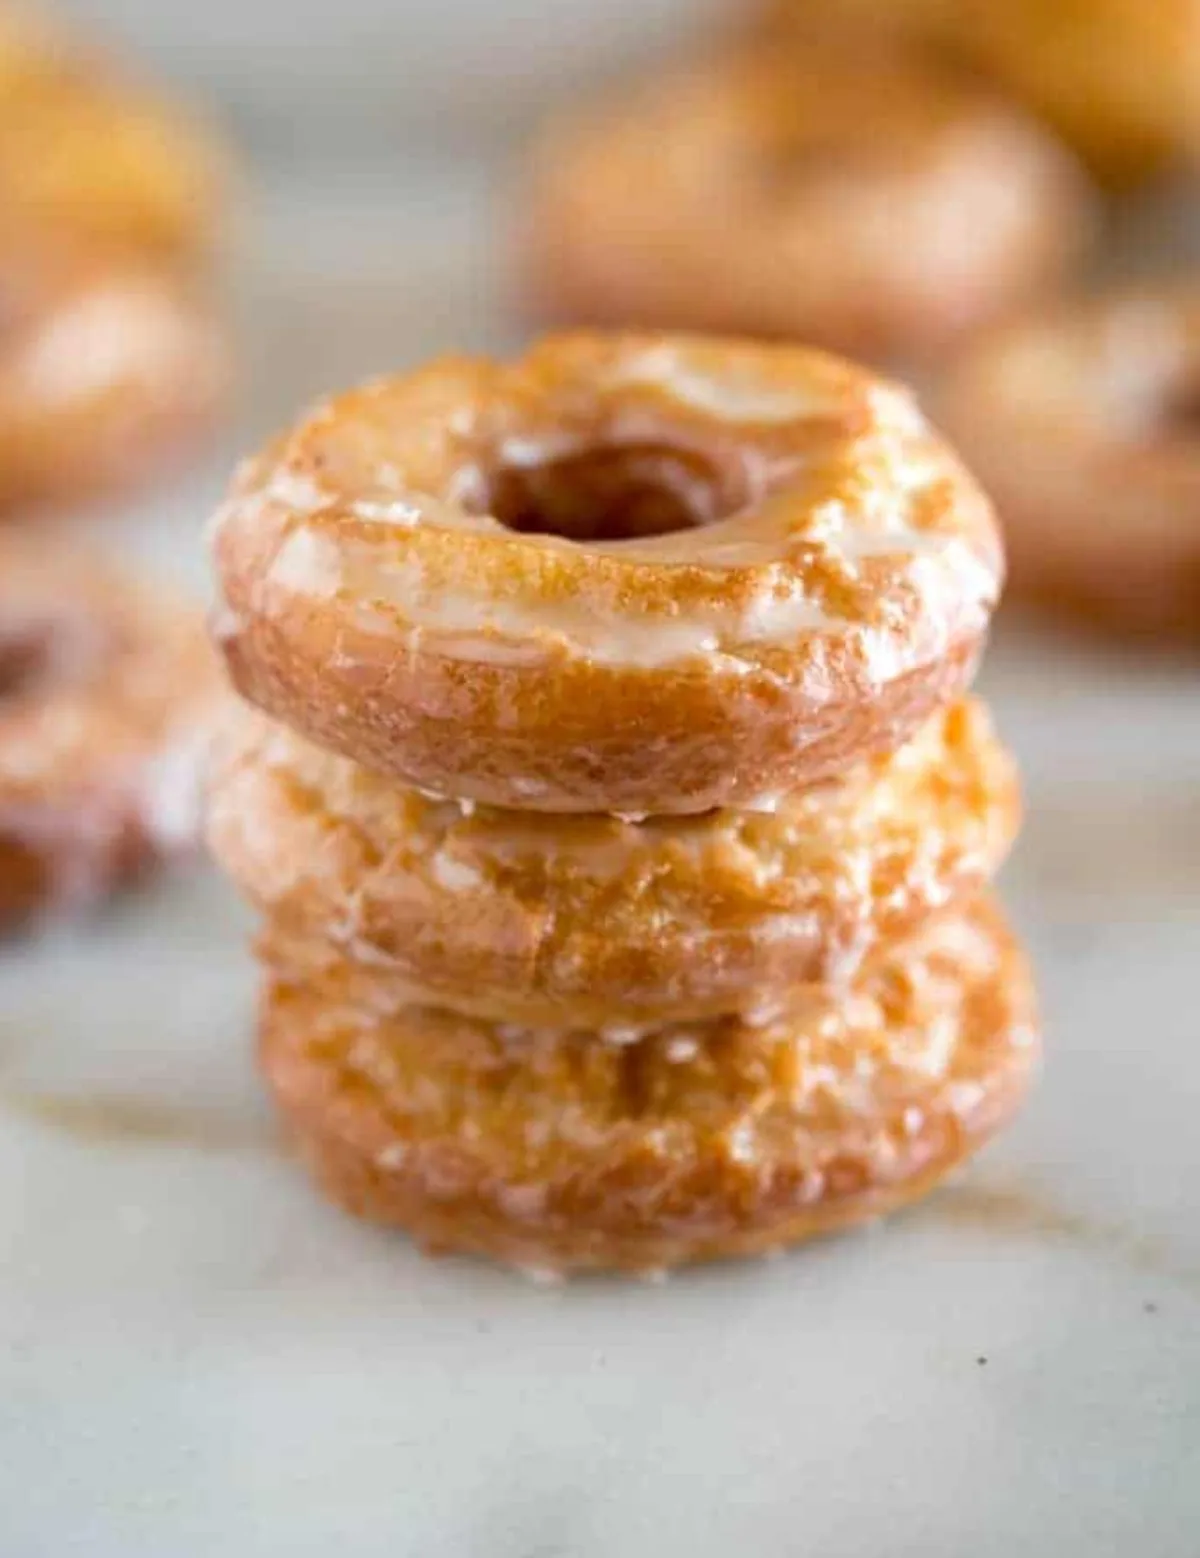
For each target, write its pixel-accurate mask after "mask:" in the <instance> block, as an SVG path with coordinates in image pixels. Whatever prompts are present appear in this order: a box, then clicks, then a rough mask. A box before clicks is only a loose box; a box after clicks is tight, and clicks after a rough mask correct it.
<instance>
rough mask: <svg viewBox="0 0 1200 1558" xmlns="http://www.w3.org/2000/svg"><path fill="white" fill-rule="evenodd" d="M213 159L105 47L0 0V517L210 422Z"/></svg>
mask: <svg viewBox="0 0 1200 1558" xmlns="http://www.w3.org/2000/svg"><path fill="white" fill-rule="evenodd" d="M218 162H219V159H218V158H217V157H216V155H215V154H214V153H213V151H212V150H211V149H210V147H209V145H208V143H207V141H206V140H205V139H204V137H203V136H202V135H200V134H199V133H198V132H197V131H196V130H194V129H193V128H192V126H191V125H190V124H188V123H187V122H186V120H185V119H184V118H183V117H182V116H181V115H178V114H177V113H176V112H175V111H174V110H173V109H172V108H170V107H168V106H166V105H164V104H163V103H161V102H159V101H158V100H157V99H156V98H155V97H154V96H153V95H152V94H150V93H147V92H146V91H145V90H144V89H143V88H142V87H141V86H140V85H136V84H133V83H131V82H129V81H127V80H125V79H124V78H123V77H121V76H120V75H119V74H118V73H116V71H115V70H114V68H113V67H112V66H111V64H110V63H109V62H108V61H107V60H106V59H104V58H102V57H100V56H97V55H96V54H94V53H92V52H91V51H90V50H88V49H87V48H85V47H82V46H80V45H78V44H77V43H76V41H75V40H74V39H73V38H71V37H70V36H69V35H67V34H65V33H64V32H62V31H60V30H59V29H58V28H57V27H56V26H54V25H53V24H52V23H50V22H49V21H47V20H45V19H44V18H43V17H42V16H41V15H40V14H38V13H31V12H29V11H26V10H24V9H20V8H17V7H0V254H2V256H3V258H2V259H0V319H2V320H3V325H4V334H3V337H0V514H3V513H11V512H13V511H15V510H23V509H25V508H26V507H35V506H40V505H42V504H44V503H46V502H54V503H58V502H64V501H72V502H75V501H81V500H84V499H88V498H91V497H96V496H100V495H107V494H109V493H111V492H112V491H114V490H120V489H123V488H124V487H126V486H128V485H129V484H131V483H133V482H134V481H136V480H140V479H141V478H142V477H144V475H145V474H146V473H147V472H148V471H150V470H152V469H154V468H155V467H157V466H158V465H160V464H161V463H162V462H163V461H164V460H165V459H167V458H168V457H171V456H174V455H177V454H178V453H179V452H180V451H181V449H182V448H184V447H185V446H187V445H188V444H189V443H190V442H191V441H192V440H193V439H194V438H195V436H196V435H197V434H198V433H199V432H200V431H201V430H203V429H204V428H206V427H207V426H208V425H209V423H210V422H211V420H212V417H213V415H214V413H215V411H216V409H217V407H218V405H219V403H220V400H221V396H222V391H223V389H224V387H225V384H226V379H227V372H226V368H227V352H226V347H225V340H224V333H223V331H222V329H221V327H220V325H219V324H218V321H217V316H216V313H215V311H214V308H213V306H212V302H211V299H210V298H209V297H208V296H207V291H208V283H209V282H210V280H211V277H210V275H209V272H210V271H211V268H212V266H211V261H212V253H213V250H214V247H215V237H216V233H217V229H218V218H219V211H220V193H219V192H220V185H221V177H220V174H219V171H218Z"/></svg>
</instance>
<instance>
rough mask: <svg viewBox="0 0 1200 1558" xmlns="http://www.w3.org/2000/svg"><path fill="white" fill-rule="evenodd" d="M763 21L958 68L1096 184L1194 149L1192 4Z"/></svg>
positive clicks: (938, 10) (863, 5) (1197, 129)
mask: <svg viewBox="0 0 1200 1558" xmlns="http://www.w3.org/2000/svg"><path fill="white" fill-rule="evenodd" d="M769 12H770V16H771V19H772V21H776V22H777V21H783V22H785V23H791V24H792V25H793V26H797V25H798V27H799V29H800V31H801V34H802V36H805V37H806V36H807V35H808V33H809V32H810V31H811V30H812V28H813V26H814V25H821V24H829V23H834V24H837V25H845V24H848V25H849V26H850V27H852V28H855V29H858V30H860V31H861V32H862V33H863V34H864V35H865V36H868V37H870V38H872V39H876V38H877V37H878V33H879V30H880V29H883V30H885V31H887V32H890V33H891V34H893V35H897V34H898V35H900V36H901V37H903V38H906V39H907V40H908V41H910V42H911V41H916V42H918V43H921V44H924V45H926V46H931V47H932V48H933V49H935V50H936V51H938V52H940V53H941V54H943V55H945V56H947V57H950V58H954V59H956V60H957V61H959V62H962V63H965V64H969V65H971V66H973V67H975V68H976V69H977V70H979V71H981V72H982V73H984V74H985V75H987V76H989V77H990V78H991V79H992V80H994V81H995V82H996V84H997V85H998V86H1001V87H1003V88H1004V89H1005V90H1007V91H1009V92H1012V93H1014V94H1015V95H1016V96H1017V97H1018V98H1019V99H1020V100H1021V101H1023V102H1025V103H1027V104H1028V105H1029V107H1030V108H1031V109H1033V110H1034V111H1035V112H1037V113H1038V114H1040V115H1041V116H1043V117H1044V118H1045V119H1046V120H1047V121H1048V122H1049V123H1050V124H1052V125H1053V126H1054V127H1055V128H1056V129H1057V130H1058V131H1059V132H1060V133H1061V134H1062V135H1063V136H1064V137H1065V138H1066V139H1067V141H1068V142H1069V143H1070V144H1071V145H1072V146H1074V147H1075V148H1076V149H1077V150H1078V151H1079V152H1080V153H1081V154H1082V155H1083V156H1084V157H1085V159H1086V160H1087V161H1088V162H1089V164H1090V165H1091V166H1092V168H1093V169H1094V170H1095V171H1096V172H1097V173H1099V174H1100V175H1101V176H1102V177H1103V178H1105V179H1106V180H1107V181H1109V182H1112V183H1116V184H1121V183H1128V182H1130V181H1132V180H1135V179H1138V178H1142V177H1144V176H1145V175H1147V174H1149V173H1152V172H1154V171H1155V170H1156V169H1158V168H1161V167H1163V166H1164V165H1166V164H1168V163H1171V162H1175V161H1178V160H1179V159H1180V157H1181V156H1183V157H1187V158H1189V159H1194V158H1195V156H1196V155H1197V153H1198V152H1200V96H1198V94H1197V91H1196V83H1197V81H1198V80H1200V0H1153V3H1152V4H1146V3H1145V0H771V4H770V7H769Z"/></svg>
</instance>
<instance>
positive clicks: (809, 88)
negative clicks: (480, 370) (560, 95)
mask: <svg viewBox="0 0 1200 1558" xmlns="http://www.w3.org/2000/svg"><path fill="white" fill-rule="evenodd" d="M531 185H532V191H531V212H530V216H529V219H528V223H527V227H528V247H529V251H530V266H529V269H530V272H531V282H530V285H529V289H528V290H529V293H530V296H531V299H532V301H533V303H534V305H535V306H536V307H537V308H538V309H539V310H540V311H542V312H544V313H549V314H550V315H552V316H553V317H557V318H562V319H565V320H567V321H570V322H573V323H588V324H594V325H616V326H645V327H653V328H659V329H663V328H665V329H675V328H678V329H702V330H716V331H728V332H731V333H735V334H744V335H753V336H763V337H768V338H775V337H791V338H794V339H799V340H804V341H808V342H812V343H814V344H817V345H821V346H828V347H830V348H832V349H834V350H837V351H845V352H847V353H849V354H850V355H852V356H861V357H864V358H866V359H869V360H871V361H874V362H885V363H896V362H912V361H915V360H924V359H928V358H930V357H933V356H935V355H936V354H938V353H939V352H942V351H944V350H945V349H946V348H947V346H948V345H950V344H952V343H953V342H954V341H955V340H956V339H958V338H960V337H961V336H962V335H963V334H964V333H966V332H968V331H970V330H972V329H974V328H975V327H977V326H978V325H979V324H980V323H981V322H985V321H989V320H992V319H994V318H995V317H996V316H997V315H999V314H1002V313H1004V312H1007V311H1010V310H1011V309H1012V308H1013V307H1014V305H1017V304H1020V303H1022V302H1024V301H1026V300H1028V298H1029V297H1030V296H1031V295H1033V294H1035V293H1036V292H1037V291H1038V290H1039V289H1042V288H1044V287H1045V286H1046V285H1047V284H1048V283H1050V282H1052V281H1054V280H1055V279H1056V278H1057V277H1058V276H1060V275H1061V274H1062V272H1063V271H1064V269H1065V268H1066V266H1067V264H1068V263H1069V262H1070V261H1071V260H1072V259H1073V258H1074V257H1075V256H1076V254H1077V253H1078V252H1079V250H1080V248H1081V246H1082V242H1083V240H1084V238H1085V237H1086V234H1087V232H1088V229H1089V226H1090V197H1089V196H1088V193H1087V191H1086V189H1085V186H1084V181H1083V179H1082V175H1081V174H1080V173H1079V170H1078V169H1077V168H1076V167H1075V165H1074V163H1073V162H1072V160H1071V158H1070V156H1069V155H1068V154H1067V153H1066V152H1065V151H1063V150H1062V149H1061V148H1060V147H1059V146H1058V145H1057V143H1056V142H1054V141H1053V140H1052V139H1051V138H1050V137H1049V136H1047V135H1046V134H1045V133H1044V132H1043V131H1042V130H1041V129H1040V127H1038V126H1037V125H1036V124H1035V123H1034V122H1033V121H1032V120H1030V119H1029V118H1027V117H1026V116H1025V115H1024V114H1023V113H1022V111H1021V110H1019V109H1017V108H1015V107H1012V106H1011V105H1009V104H1007V103H1004V102H1001V101H999V100H997V99H996V98H995V97H993V96H991V95H990V94H989V93H988V92H986V91H985V90H984V89H983V88H981V87H979V86H977V85H976V84H974V83H968V82H964V81H963V80H962V79H960V78H959V77H958V76H957V75H956V74H954V73H951V72H948V71H946V70H944V69H941V68H940V67H938V66H937V65H936V64H934V63H933V62H932V61H922V62H920V63H918V62H916V61H913V60H907V59H905V58H904V56H903V55H897V54H889V55H888V56H887V57H886V58H885V57H884V56H883V55H882V54H881V53H879V52H874V51H872V50H871V49H870V47H866V48H865V49H864V48H859V47H855V48H843V47H836V46H834V45H832V44H831V43H830V42H829V41H827V40H826V41H823V42H820V43H818V42H817V41H815V40H810V41H809V42H808V43H807V44H806V45H805V46H804V47H796V48H789V47H786V46H783V47H780V46H775V47H772V48H770V49H766V50H763V51H761V52H752V53H748V54H745V55H733V56H729V57H723V58H720V59H717V60H714V61H711V62H705V63H701V64H699V65H695V66H692V67H691V68H688V69H684V70H682V71H680V72H678V73H676V74H674V75H669V76H666V77H664V78H663V79H660V80H652V81H649V82H647V83H646V84H645V85H644V86H643V87H642V88H641V89H640V90H639V91H636V92H634V93H633V94H631V95H630V96H629V97H628V98H626V99H624V100H622V101H619V102H617V103H616V104H614V105H612V106H610V107H608V108H603V107H602V108H600V109H599V110H598V111H596V112H595V113H594V114H593V115H592V116H590V117H589V116H584V117H581V118H580V119H579V120H578V121H577V122H575V121H568V122H567V123H565V124H561V125H553V126H551V128H550V129H549V131H548V132H547V134H546V136H545V139H544V142H543V145H542V147H541V149H540V151H539V153H538V155H537V158H536V162H535V169H534V173H533V175H532V179H531Z"/></svg>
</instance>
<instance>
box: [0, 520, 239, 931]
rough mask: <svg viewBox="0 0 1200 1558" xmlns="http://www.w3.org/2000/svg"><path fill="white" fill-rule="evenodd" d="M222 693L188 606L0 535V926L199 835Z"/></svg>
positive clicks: (115, 879)
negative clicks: (203, 782)
mask: <svg viewBox="0 0 1200 1558" xmlns="http://www.w3.org/2000/svg"><path fill="white" fill-rule="evenodd" d="M218 692H219V681H218V678H217V675H216V663H215V660H214V657H213V656H212V653H211V651H210V649H209V647H208V645H207V643H206V641H205V637H204V633H203V630H202V623H201V622H199V621H198V620H197V619H196V617H195V616H194V615H193V614H192V613H191V612H190V611H189V610H188V609H187V608H186V607H185V606H183V605H182V604H181V603H180V602H179V601H176V600H172V599H170V598H168V597H166V596H165V595H162V594H161V593H159V592H156V591H151V590H149V589H148V588H145V587H143V586H141V585H139V584H137V583H134V582H132V581H130V580H128V579H126V578H125V577H123V576H118V575H114V574H112V573H110V572H106V571H105V570H103V569H102V568H101V567H100V566H99V565H98V564H95V563H93V562H89V561H86V560H83V559H81V558H80V557H79V556H78V555H77V554H76V553H74V552H70V551H68V550H67V548H66V545H65V543H51V542H49V541H39V542H37V543H32V542H29V541H26V540H18V539H16V538H14V537H13V536H12V535H11V534H7V535H5V536H4V537H3V539H0V931H3V932H5V933H10V932H12V931H15V930H18V929H25V928H28V927H29V926H30V925H31V924H32V923H34V922H39V921H45V920H47V919H50V918H56V917H58V916H61V915H63V914H66V913H70V912H74V911H78V910H81V909H84V908H86V907H88V906H90V905H91V904H93V903H95V902H97V901H98V900H100V899H102V898H104V897H106V896H107V895H109V894H110V893H112V892H114V891H116V890H117V889H119V888H121V887H123V886H125V885H127V884H129V883H130V882H132V881H133V880H134V879H135V878H136V877H138V876H139V875H141V874H143V873H144V872H145V871H146V870H147V869H148V868H149V867H150V866H151V865H152V864H154V863H155V862H157V861H159V860H162V859H164V858H166V857H168V856H170V855H174V854H177V853H179V852H181V851H184V850H187V849H190V848H192V847H194V846H195V844H196V843H197V834H198V827H199V805H198V799H199V786H200V777H201V774H200V769H201V762H202V758H203V755H204V743H205V739H206V725H207V722H208V720H209V719H210V718H211V715H212V711H213V708H214V705H215V700H216V698H217V695H218Z"/></svg>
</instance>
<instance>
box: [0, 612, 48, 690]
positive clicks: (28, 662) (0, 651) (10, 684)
mask: <svg viewBox="0 0 1200 1558" xmlns="http://www.w3.org/2000/svg"><path fill="white" fill-rule="evenodd" d="M53 663H54V649H53V639H52V634H51V633H50V631H49V629H48V628H46V627H43V626H37V627H32V626H31V627H26V626H22V627H20V628H16V629H12V630H9V631H7V632H3V633H0V700H5V701H7V700H10V699H13V698H19V697H20V696H21V695H22V694H23V693H26V692H29V691H31V690H32V689H34V688H36V687H38V686H40V685H41V684H42V683H43V682H44V681H45V680H46V678H47V677H48V676H49V675H50V674H51V670H52V667H53Z"/></svg>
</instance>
